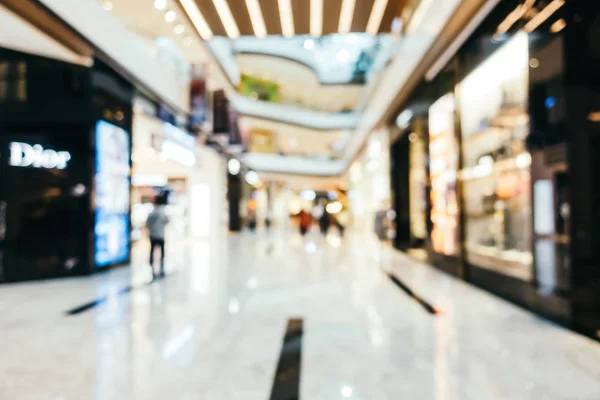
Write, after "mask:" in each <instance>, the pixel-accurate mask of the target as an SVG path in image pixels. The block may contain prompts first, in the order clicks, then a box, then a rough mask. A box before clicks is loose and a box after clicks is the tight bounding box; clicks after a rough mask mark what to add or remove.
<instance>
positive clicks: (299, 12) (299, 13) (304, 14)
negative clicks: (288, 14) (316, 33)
mask: <svg viewBox="0 0 600 400" xmlns="http://www.w3.org/2000/svg"><path fill="white" fill-rule="evenodd" d="M292 13H293V14H294V29H295V30H296V35H303V34H307V33H310V0H292Z"/></svg>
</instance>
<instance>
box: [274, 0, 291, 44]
mask: <svg viewBox="0 0 600 400" xmlns="http://www.w3.org/2000/svg"><path fill="white" fill-rule="evenodd" d="M277 3H278V4H279V18H280V19H281V31H282V32H283V36H285V37H292V36H294V33H295V28H294V14H293V13H292V0H277Z"/></svg>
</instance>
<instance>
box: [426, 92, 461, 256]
mask: <svg viewBox="0 0 600 400" xmlns="http://www.w3.org/2000/svg"><path fill="white" fill-rule="evenodd" d="M455 125H456V120H455V100H454V95H452V94H447V95H445V96H443V97H442V98H440V99H439V100H438V101H436V102H435V103H434V104H433V105H432V106H431V107H430V108H429V160H430V161H429V162H430V164H429V176H430V180H431V192H430V198H431V215H430V218H431V222H432V223H433V229H432V231H431V242H432V245H433V249H434V251H435V252H436V253H439V254H444V255H447V256H455V255H458V254H459V253H460V236H459V232H460V230H459V229H460V228H459V207H458V192H457V172H458V167H459V154H458V153H459V151H458V142H457V140H456V130H455Z"/></svg>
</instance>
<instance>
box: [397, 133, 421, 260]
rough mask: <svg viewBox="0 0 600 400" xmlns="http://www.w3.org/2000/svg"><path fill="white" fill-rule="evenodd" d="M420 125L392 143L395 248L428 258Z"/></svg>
mask: <svg viewBox="0 0 600 400" xmlns="http://www.w3.org/2000/svg"><path fill="white" fill-rule="evenodd" d="M417 131H418V129H417V130H415V131H413V132H410V133H406V134H404V135H403V136H401V137H400V138H399V139H398V140H397V141H396V142H395V143H394V144H393V145H392V147H391V151H392V154H391V159H392V173H391V174H392V189H393V192H394V209H395V211H396V238H395V241H394V245H395V247H396V248H398V249H400V250H403V251H407V252H409V253H410V254H412V255H415V256H417V257H419V258H426V253H425V240H426V238H427V204H428V202H427V180H426V179H427V173H426V169H425V141H424V138H423V137H422V135H420V134H419V133H418V132H417Z"/></svg>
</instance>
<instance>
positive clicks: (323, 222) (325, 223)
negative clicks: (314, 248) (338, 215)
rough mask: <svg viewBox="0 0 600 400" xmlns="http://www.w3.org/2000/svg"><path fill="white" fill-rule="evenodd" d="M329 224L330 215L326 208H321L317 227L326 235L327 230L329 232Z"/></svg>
mask: <svg viewBox="0 0 600 400" xmlns="http://www.w3.org/2000/svg"><path fill="white" fill-rule="evenodd" d="M330 224H331V217H330V216H329V213H328V212H327V210H323V213H322V214H321V217H320V218H319V228H321V233H322V234H323V235H325V236H327V232H329V225H330Z"/></svg>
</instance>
